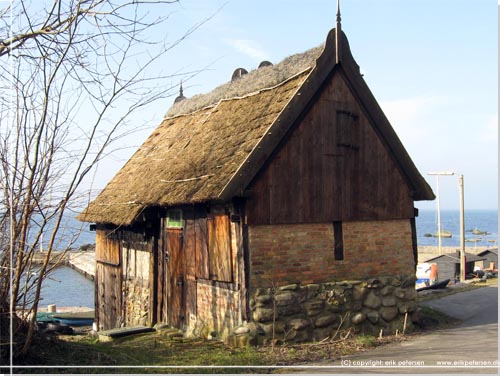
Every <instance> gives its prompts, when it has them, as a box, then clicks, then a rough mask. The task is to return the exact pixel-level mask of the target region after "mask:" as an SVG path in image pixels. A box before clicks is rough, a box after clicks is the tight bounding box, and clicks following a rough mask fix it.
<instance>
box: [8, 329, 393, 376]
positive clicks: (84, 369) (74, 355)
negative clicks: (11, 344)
mask: <svg viewBox="0 0 500 376" xmlns="http://www.w3.org/2000/svg"><path fill="white" fill-rule="evenodd" d="M400 338H401V336H400ZM396 340H398V339H396ZM393 341H394V339H391V337H384V338H383V340H380V339H378V338H375V337H373V336H367V335H359V336H354V335H351V336H350V337H348V338H346V339H343V340H337V341H334V342H316V343H314V342H312V343H302V344H284V345H279V346H274V347H270V346H262V347H257V348H255V347H250V348H244V349H236V348H231V347H228V346H226V345H225V344H224V343H222V342H218V341H207V340H203V339H186V338H176V339H172V338H166V337H165V336H163V335H162V334H161V333H157V332H155V333H146V334H140V335H135V336H130V337H123V338H119V339H116V340H114V341H112V342H104V343H102V342H98V341H97V339H95V338H94V337H92V336H90V335H73V336H67V335H64V336H63V335H60V336H43V337H37V339H36V341H35V342H34V344H33V347H32V351H31V353H30V356H29V357H27V358H26V359H24V361H23V366H24V367H26V368H22V369H17V370H16V373H116V372H119V373H257V372H258V373H270V372H272V371H273V370H276V367H277V366H278V367H279V366H285V365H288V366H289V365H299V364H308V363H311V362H318V361H323V360H329V361H334V360H335V359H340V358H341V357H342V356H345V355H350V354H354V353H356V352H359V351H364V350H366V349H369V348H372V347H375V346H378V345H380V344H384V343H388V342H393ZM37 365H44V366H46V367H47V368H38V367H36V366H37ZM51 365H54V366H55V365H57V366H59V367H58V368H51V367H50V366H51ZM144 365H148V366H153V367H155V366H158V368H153V367H144ZM68 366H72V367H71V368H70V367H68ZM75 366H81V368H73V367H75ZM89 366H105V367H109V368H101V367H99V368H97V367H96V368H89ZM117 366H124V367H125V366H132V367H125V368H121V367H117ZM159 366H162V368H160V367H159ZM164 366H167V367H170V368H167V367H164ZM179 366H189V367H192V368H179ZM196 366H198V367H196ZM200 366H205V367H200ZM219 366H234V367H235V368H218V367H219ZM237 366H246V367H245V368H238V367H237ZM255 366H259V367H262V368H254V367H255ZM267 366H269V368H267ZM133 367H136V368H133Z"/></svg>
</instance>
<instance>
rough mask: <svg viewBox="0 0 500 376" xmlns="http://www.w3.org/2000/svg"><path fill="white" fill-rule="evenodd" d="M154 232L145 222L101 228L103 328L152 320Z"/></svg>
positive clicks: (98, 298)
mask: <svg viewBox="0 0 500 376" xmlns="http://www.w3.org/2000/svg"><path fill="white" fill-rule="evenodd" d="M153 235H154V234H153V232H152V231H146V230H145V228H144V226H143V224H139V225H136V226H135V227H130V228H120V229H116V228H114V229H111V228H106V227H105V226H99V227H98V229H97V231H96V281H95V282H96V283H95V289H96V291H95V311H96V320H97V323H98V327H99V329H100V330H106V329H112V328H117V327H120V326H122V325H138V324H141V325H149V324H152V323H153V321H154V316H153V312H152V310H151V307H153V306H154V303H153V296H152V295H153V294H151V291H153V289H154V285H153V279H152V278H150V276H152V275H153V270H152V268H153V262H152V260H153V251H154V250H155V248H156V246H155V241H156V240H155V237H154V236H153Z"/></svg>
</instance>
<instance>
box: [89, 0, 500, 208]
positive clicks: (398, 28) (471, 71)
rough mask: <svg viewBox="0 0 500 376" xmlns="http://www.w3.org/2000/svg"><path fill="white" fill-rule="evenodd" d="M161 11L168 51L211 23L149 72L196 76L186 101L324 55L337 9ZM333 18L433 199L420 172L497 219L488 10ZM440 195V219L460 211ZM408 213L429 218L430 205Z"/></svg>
mask: <svg viewBox="0 0 500 376" xmlns="http://www.w3.org/2000/svg"><path fill="white" fill-rule="evenodd" d="M164 8H165V10H164V11H165V14H169V20H168V21H167V23H166V25H165V27H164V30H163V33H164V36H165V37H166V38H167V40H169V41H173V40H175V39H176V38H177V37H179V36H180V35H182V33H183V32H184V31H185V30H187V29H188V28H190V27H191V26H192V25H193V24H195V23H197V22H199V21H201V20H202V19H204V18H206V17H208V16H210V15H212V14H214V13H215V15H214V16H213V18H212V19H211V20H210V21H208V22H207V23H205V24H204V25H203V26H202V27H201V28H200V29H198V30H197V31H196V32H195V33H193V34H192V35H191V36H190V37H189V38H188V39H186V40H185V41H183V42H182V43H181V44H180V45H179V46H177V47H176V48H175V49H173V50H172V51H171V52H170V53H169V54H168V56H166V57H165V59H164V60H163V61H162V62H161V67H160V66H159V67H158V69H161V70H163V71H164V72H171V73H174V72H187V71H193V70H200V69H201V70H203V71H202V72H201V73H199V74H198V75H196V76H194V77H192V78H190V79H189V80H187V81H186V82H184V95H186V96H187V97H189V96H192V95H195V94H199V93H205V92H208V91H210V90H211V89H213V88H215V87H216V86H218V85H220V84H222V83H225V82H227V81H228V80H229V79H230V77H231V74H232V72H233V70H234V69H235V68H238V67H243V68H245V69H247V70H251V69H255V68H256V67H257V66H258V64H259V63H260V61H262V60H270V61H271V62H273V63H277V62H279V61H281V60H283V59H284V58H285V57H287V56H289V55H292V54H294V53H298V52H303V51H305V50H307V49H309V48H312V47H315V46H317V45H319V44H321V43H323V42H324V40H325V38H326V35H327V33H328V31H329V30H330V29H331V28H333V27H334V25H335V13H336V1H335V0H329V1H326V0H310V1H304V0H253V1H237V0H229V1H227V0H220V1H219V0H204V1H201V0H198V1H195V0H181V1H180V3H179V4H174V5H169V6H165V7H164ZM341 13H342V28H343V30H344V32H345V33H346V35H347V37H348V39H349V43H350V47H351V51H352V53H353V56H354V58H355V59H356V61H357V63H358V64H359V65H360V67H361V72H362V73H363V74H364V79H365V80H366V82H367V84H368V86H369V87H370V89H371V90H372V92H373V94H374V95H375V97H376V98H377V100H378V102H379V104H380V105H381V107H382V109H383V110H384V112H385V114H386V115H387V117H388V118H389V120H390V121H391V124H392V126H393V127H394V129H395V130H396V133H397V134H398V135H399V137H400V139H401V141H402V142H403V144H404V145H405V147H406V149H407V150H408V152H409V154H410V156H411V158H412V159H413V161H414V163H415V164H416V166H417V167H418V169H419V170H420V172H421V173H422V175H424V177H425V178H426V179H427V181H428V182H429V184H430V185H431V186H432V187H433V189H435V186H436V180H435V177H433V176H428V175H427V173H428V172H429V171H442V170H451V171H455V172H457V173H461V174H463V175H464V179H465V206H466V209H467V208H468V209H496V208H497V207H498V107H497V103H498V21H497V19H498V18H497V17H498V5H497V3H496V2H495V1H494V0H475V1H470V0H418V1H417V0H342V1H341ZM155 37H158V35H156V36H155ZM177 80H179V78H175V79H173V80H172V82H171V84H176V81H177ZM172 100H173V97H172V98H170V99H168V100H166V101H164V102H162V103H157V104H156V105H155V106H153V107H150V108H149V109H148V112H147V119H148V121H150V122H151V124H150V125H151V126H150V128H149V129H148V130H147V131H145V132H142V133H140V134H136V135H134V136H133V137H132V138H127V139H124V140H122V141H121V142H122V143H124V146H125V149H123V150H121V151H120V152H119V153H116V154H115V155H114V156H113V157H112V158H110V159H108V160H105V161H103V162H101V163H100V164H99V170H98V171H97V174H96V180H95V181H94V188H95V189H102V188H103V187H104V186H105V184H106V183H107V182H108V180H109V179H110V177H111V176H113V175H114V174H115V173H116V172H117V170H118V169H119V168H120V167H121V166H122V165H123V164H124V163H125V162H126V161H127V159H128V158H129V157H130V155H131V154H132V153H133V152H134V151H135V149H136V148H137V147H138V146H140V144H141V143H142V141H144V140H145V139H146V137H147V136H148V135H149V132H150V131H151V130H152V129H154V128H155V127H156V126H157V125H158V124H159V123H160V122H161V119H162V117H163V114H164V113H165V112H166V111H167V110H168V108H169V106H170V105H171V103H172ZM440 188H441V189H440V195H441V207H442V208H443V209H458V202H459V200H458V197H459V196H458V183H457V177H456V176H451V177H443V178H441V180H440ZM416 207H418V208H420V209H434V208H435V207H436V202H435V201H433V202H417V203H416Z"/></svg>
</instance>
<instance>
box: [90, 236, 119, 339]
mask: <svg viewBox="0 0 500 376" xmlns="http://www.w3.org/2000/svg"><path fill="white" fill-rule="evenodd" d="M120 260H121V246H120V237H119V233H118V232H117V231H110V230H102V229H99V230H97V232H96V278H95V285H96V286H95V287H96V290H95V294H96V296H95V298H96V299H95V305H96V307H95V310H96V321H97V325H98V327H99V330H107V329H113V328H119V327H120V326H121V324H122V323H123V322H124V321H125V320H124V319H125V318H124V317H123V308H122V275H121V262H120Z"/></svg>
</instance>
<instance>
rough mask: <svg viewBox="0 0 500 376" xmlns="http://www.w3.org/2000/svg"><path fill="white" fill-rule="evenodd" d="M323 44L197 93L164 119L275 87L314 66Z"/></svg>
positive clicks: (170, 111) (169, 112) (173, 109)
mask: <svg viewBox="0 0 500 376" xmlns="http://www.w3.org/2000/svg"><path fill="white" fill-rule="evenodd" d="M322 50H323V45H321V46H318V47H315V48H311V49H310V50H308V51H306V52H303V53H300V54H295V55H292V56H289V57H287V58H286V59H284V60H283V61H281V62H280V63H278V64H276V65H272V66H264V67H262V68H258V69H255V70H253V71H251V72H249V73H248V74H246V75H244V76H242V77H241V78H239V79H237V80H235V81H230V82H227V83H225V84H223V85H220V86H219V87H217V88H215V89H214V90H212V91H211V92H209V93H207V94H198V95H195V96H193V97H191V98H188V99H184V100H182V101H180V102H177V103H174V105H173V106H172V107H170V109H169V110H168V112H167V113H166V115H165V117H171V116H176V115H179V114H188V113H191V112H194V111H196V110H199V109H201V108H203V107H206V106H210V105H213V104H215V103H217V102H219V101H220V100H222V99H229V98H237V97H242V96H245V95H248V94H249V93H252V92H256V91H259V90H262V88H271V87H273V86H276V85H279V84H280V83H281V82H283V81H285V80H287V79H288V78H290V77H292V76H294V75H296V74H297V73H299V72H302V71H304V70H306V69H308V68H311V67H313V66H314V64H315V61H316V59H317V58H318V56H319V55H320V53H321V51H322Z"/></svg>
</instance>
